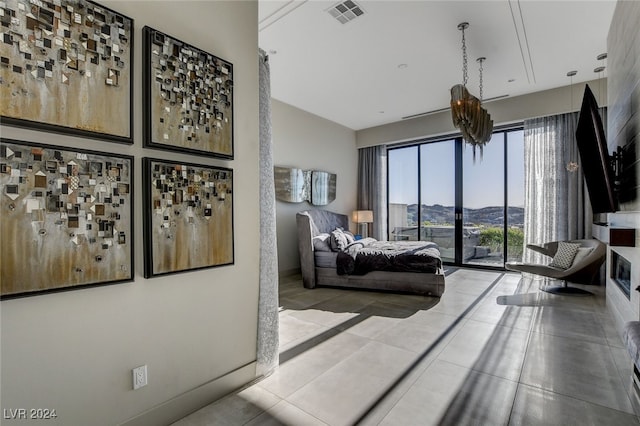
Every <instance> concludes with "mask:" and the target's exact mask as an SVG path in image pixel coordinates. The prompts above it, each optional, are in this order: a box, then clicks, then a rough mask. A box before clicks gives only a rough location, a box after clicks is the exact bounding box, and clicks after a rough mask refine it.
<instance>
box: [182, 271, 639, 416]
mask: <svg viewBox="0 0 640 426" xmlns="http://www.w3.org/2000/svg"><path fill="white" fill-rule="evenodd" d="M541 283H543V284H544V281H539V280H533V279H531V278H521V276H520V275H519V274H513V273H501V272H492V271H478V270H472V269H457V270H453V271H452V272H451V273H450V274H449V275H448V276H447V278H446V287H445V288H446V290H445V293H444V295H443V297H442V298H441V299H437V298H429V297H422V296H414V295H397V294H388V293H375V292H366V291H349V290H339V289H328V288H318V289H314V290H307V289H304V288H303V287H302V283H301V281H300V278H299V277H290V278H288V279H284V280H282V281H281V283H280V305H281V312H280V367H279V368H278V369H277V370H276V371H275V372H274V373H273V374H272V375H270V376H269V377H267V378H265V379H263V380H261V381H258V382H257V383H255V384H253V385H252V386H249V387H246V388H245V389H243V390H241V391H239V392H237V393H235V394H233V395H230V396H228V397H226V398H223V399H222V400H220V401H217V402H215V403H213V404H211V405H209V406H207V407H205V408H203V409H201V410H199V411H197V412H195V413H193V414H192V415H190V416H188V417H186V418H184V419H182V420H181V421H179V422H177V423H175V425H178V426H201V425H282V424H284V425H351V424H362V425H394V426H397V425H432V424H439V425H472V424H473V425H616V426H617V425H638V424H640V423H639V420H638V417H637V415H638V414H640V411H634V406H635V404H634V403H632V399H631V398H632V395H633V393H632V390H631V384H630V383H631V381H630V376H631V362H630V360H629V357H628V356H627V355H626V350H625V349H624V346H623V344H622V341H621V339H620V337H619V336H618V334H617V332H616V330H615V329H614V326H613V323H612V321H611V319H610V316H609V313H608V312H607V308H606V303H605V298H604V290H605V289H604V287H589V290H592V291H595V292H596V296H595V297H568V296H556V295H552V294H548V293H544V292H541V291H539V286H540V284H541Z"/></svg>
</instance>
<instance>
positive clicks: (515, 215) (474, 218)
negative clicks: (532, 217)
mask: <svg viewBox="0 0 640 426" xmlns="http://www.w3.org/2000/svg"><path fill="white" fill-rule="evenodd" d="M463 214H464V222H465V224H475V225H485V226H491V225H494V226H496V225H502V224H503V223H504V208H503V207H483V208H480V209H463ZM507 214H508V221H507V223H508V224H509V226H515V227H520V228H521V227H523V224H524V208H522V207H511V206H510V207H508V209H507ZM407 219H408V221H409V223H413V224H415V223H417V222H418V205H417V204H409V205H408V206H407ZM422 220H423V221H425V220H426V221H429V222H430V223H433V224H453V223H454V209H453V207H451V206H442V205H440V204H434V205H432V206H426V205H424V204H423V205H422Z"/></svg>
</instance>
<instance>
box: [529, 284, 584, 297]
mask: <svg viewBox="0 0 640 426" xmlns="http://www.w3.org/2000/svg"><path fill="white" fill-rule="evenodd" d="M562 283H563V285H556V286H541V287H540V290H542V291H546V292H547V293H551V294H560V295H564V296H593V293H592V292H590V291H587V290H583V289H581V288H577V287H569V286H568V285H567V282H566V281H563V282H562Z"/></svg>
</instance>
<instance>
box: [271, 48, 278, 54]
mask: <svg viewBox="0 0 640 426" xmlns="http://www.w3.org/2000/svg"><path fill="white" fill-rule="evenodd" d="M276 53H278V51H277V50H275V49H271V50H270V51H269V55H275V54H276Z"/></svg>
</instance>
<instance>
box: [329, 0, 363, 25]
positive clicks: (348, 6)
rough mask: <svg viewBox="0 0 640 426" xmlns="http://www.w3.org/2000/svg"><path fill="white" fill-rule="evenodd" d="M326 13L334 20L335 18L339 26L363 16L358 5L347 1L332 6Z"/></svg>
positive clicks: (349, 0) (350, 0)
mask: <svg viewBox="0 0 640 426" xmlns="http://www.w3.org/2000/svg"><path fill="white" fill-rule="evenodd" d="M327 12H329V14H330V15H331V16H333V17H334V18H336V19H337V20H338V21H339V22H340V23H341V24H346V23H347V22H349V21H353V20H354V19H356V18H357V17H358V16H361V15H363V14H364V11H363V10H362V8H361V7H360V5H358V4H356V2H354V1H352V0H347V1H345V2H341V3H338V4H336V5H335V6H332V7H331V9H329V10H328V11H327Z"/></svg>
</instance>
